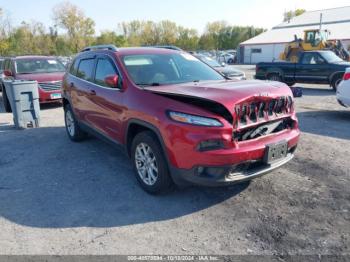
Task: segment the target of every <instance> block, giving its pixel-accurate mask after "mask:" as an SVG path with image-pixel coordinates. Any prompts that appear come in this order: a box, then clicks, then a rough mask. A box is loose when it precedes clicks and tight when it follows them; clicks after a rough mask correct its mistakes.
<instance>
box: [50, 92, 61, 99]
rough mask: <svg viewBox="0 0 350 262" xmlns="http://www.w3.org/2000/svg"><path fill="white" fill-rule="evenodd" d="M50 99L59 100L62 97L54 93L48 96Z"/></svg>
mask: <svg viewBox="0 0 350 262" xmlns="http://www.w3.org/2000/svg"><path fill="white" fill-rule="evenodd" d="M50 98H51V99H61V98H62V95H61V94H60V93H54V94H51V95H50Z"/></svg>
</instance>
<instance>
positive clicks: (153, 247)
mask: <svg viewBox="0 0 350 262" xmlns="http://www.w3.org/2000/svg"><path fill="white" fill-rule="evenodd" d="M243 69H244V70H245V71H246V72H247V76H250V75H251V71H252V70H249V68H248V67H244V68H243ZM299 86H301V85H299ZM302 87H303V92H304V96H303V97H302V98H297V99H296V108H297V112H298V117H299V122H300V127H301V130H302V136H301V140H300V143H299V146H298V149H297V152H296V156H295V158H294V160H292V161H291V162H290V163H289V164H287V165H286V166H284V167H282V168H280V169H278V170H277V171H275V172H273V173H271V174H268V175H266V176H264V177H262V178H259V179H256V180H254V181H252V182H250V183H244V184H241V185H236V186H231V187H227V188H201V187H191V188H186V189H173V190H172V191H171V192H170V193H168V194H166V195H162V196H150V195H148V194H147V193H145V192H144V191H143V190H142V189H141V188H140V187H139V186H138V184H137V181H136V179H135V177H134V174H133V170H132V168H131V164H130V163H129V160H128V159H127V157H126V156H125V155H124V154H123V153H122V152H121V151H119V150H118V149H116V148H114V147H112V146H110V145H108V144H106V143H104V142H102V141H100V140H97V139H94V138H91V139H89V140H87V141H85V142H83V143H72V142H70V141H69V140H68V138H67V136H66V133H65V129H64V120H63V111H62V108H60V107H59V106H57V105H50V106H43V107H42V111H41V116H42V127H41V128H39V129H31V130H25V131H16V130H14V129H13V127H12V115H10V114H5V113H1V114H0V174H1V175H0V232H1V234H0V253H1V254H55V255H57V254H99V255H101V254H281V253H282V254H286V253H288V254H304V255H305V254H337V255H339V254H349V253H350V226H349V225H350V190H349V188H350V110H346V109H345V108H342V107H341V106H339V105H338V104H337V102H336V99H335V95H334V92H333V91H331V90H330V88H328V87H321V86H310V85H309V86H302Z"/></svg>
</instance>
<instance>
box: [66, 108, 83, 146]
mask: <svg viewBox="0 0 350 262" xmlns="http://www.w3.org/2000/svg"><path fill="white" fill-rule="evenodd" d="M64 122H65V126H66V131H67V135H68V137H69V139H70V140H72V141H74V142H80V141H82V140H84V139H85V138H86V137H87V134H86V133H85V132H84V131H83V130H82V129H81V128H80V127H79V123H78V122H77V121H76V118H75V116H74V113H73V110H72V108H71V106H70V105H69V104H67V105H66V106H65V107H64Z"/></svg>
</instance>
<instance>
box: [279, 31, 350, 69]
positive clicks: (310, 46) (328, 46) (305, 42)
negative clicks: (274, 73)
mask: <svg viewBox="0 0 350 262" xmlns="http://www.w3.org/2000/svg"><path fill="white" fill-rule="evenodd" d="M329 34H330V33H329V31H328V30H321V29H312V30H305V31H304V39H300V38H299V39H298V37H297V36H296V35H295V36H294V41H292V42H290V43H288V44H287V45H286V47H285V49H284V52H283V53H281V54H280V57H279V58H280V59H281V60H285V61H289V62H292V63H297V62H298V57H299V53H300V52H303V51H315V50H331V51H333V52H334V53H335V54H336V55H337V56H339V57H340V58H342V59H343V60H345V61H350V54H349V51H347V50H346V48H345V47H344V46H343V44H342V42H341V41H339V40H328V36H329Z"/></svg>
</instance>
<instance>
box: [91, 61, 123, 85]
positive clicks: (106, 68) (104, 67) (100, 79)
mask: <svg viewBox="0 0 350 262" xmlns="http://www.w3.org/2000/svg"><path fill="white" fill-rule="evenodd" d="M114 75H118V72H117V70H116V69H115V67H114V65H113V64H112V62H111V61H109V60H108V59H106V58H99V59H98V60H97V64H96V74H95V83H96V84H97V85H100V86H104V87H110V88H111V86H110V85H109V84H108V83H106V81H105V80H106V77H108V76H114Z"/></svg>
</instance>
